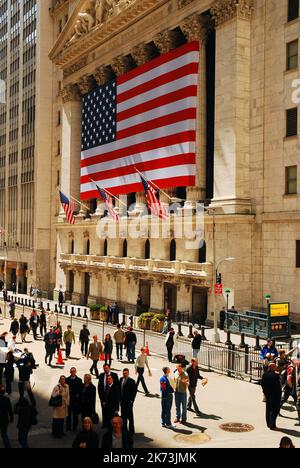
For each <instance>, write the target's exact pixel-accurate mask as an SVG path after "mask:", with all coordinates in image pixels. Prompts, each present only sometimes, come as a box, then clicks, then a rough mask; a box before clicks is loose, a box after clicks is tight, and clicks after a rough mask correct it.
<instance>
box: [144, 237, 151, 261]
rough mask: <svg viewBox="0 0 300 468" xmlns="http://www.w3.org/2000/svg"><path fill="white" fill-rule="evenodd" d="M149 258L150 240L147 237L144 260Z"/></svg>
mask: <svg viewBox="0 0 300 468" xmlns="http://www.w3.org/2000/svg"><path fill="white" fill-rule="evenodd" d="M149 258H150V241H149V239H147V240H146V242H145V260H149Z"/></svg>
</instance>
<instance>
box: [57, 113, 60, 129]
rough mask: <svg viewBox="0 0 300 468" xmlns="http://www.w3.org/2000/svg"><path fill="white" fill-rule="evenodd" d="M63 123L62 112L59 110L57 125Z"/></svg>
mask: <svg viewBox="0 0 300 468" xmlns="http://www.w3.org/2000/svg"><path fill="white" fill-rule="evenodd" d="M60 124H61V112H60V111H58V112H57V125H58V126H59V125H60Z"/></svg>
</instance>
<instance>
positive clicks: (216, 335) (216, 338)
mask: <svg viewBox="0 0 300 468" xmlns="http://www.w3.org/2000/svg"><path fill="white" fill-rule="evenodd" d="M212 213H213V291H212V293H213V309H214V310H213V314H214V334H213V343H220V341H221V340H220V334H219V332H218V315H217V311H216V295H215V287H216V280H217V274H218V272H217V265H216V214H215V210H212Z"/></svg>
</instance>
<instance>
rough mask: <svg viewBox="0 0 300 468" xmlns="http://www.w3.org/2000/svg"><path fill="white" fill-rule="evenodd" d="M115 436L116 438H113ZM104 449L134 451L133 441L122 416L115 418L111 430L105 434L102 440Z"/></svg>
mask: <svg viewBox="0 0 300 468" xmlns="http://www.w3.org/2000/svg"><path fill="white" fill-rule="evenodd" d="M113 435H114V437H113ZM102 448H103V449H116V448H122V449H132V448H133V440H132V437H131V435H130V434H129V433H128V431H127V429H126V427H125V426H124V425H123V420H122V418H121V417H120V416H117V415H116V416H114V417H113V418H112V420H111V429H110V430H109V431H108V432H107V433H106V434H104V436H103V439H102Z"/></svg>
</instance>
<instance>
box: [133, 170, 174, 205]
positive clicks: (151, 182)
mask: <svg viewBox="0 0 300 468" xmlns="http://www.w3.org/2000/svg"><path fill="white" fill-rule="evenodd" d="M134 168H135V170H136V172H138V173H139V174H140V175H141V176H142V177H144V178H145V179H146V180H147V181H148V182H150V184H152V185H154V187H156V188H157V190H159V191H160V192H161V193H162V194H163V195H165V197H167V198H168V199H169V200H171V202H173V199H172V198H171V197H170V196H169V195H168V194H167V193H166V192H165V191H164V190H162V189H161V188H159V187H158V186H157V185H156V184H155V183H154V182H153V180H150V179H148V177H146V176H145V175H144V174H143V173H142V172H140V171H139V170H138V169H137V168H136V167H134Z"/></svg>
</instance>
